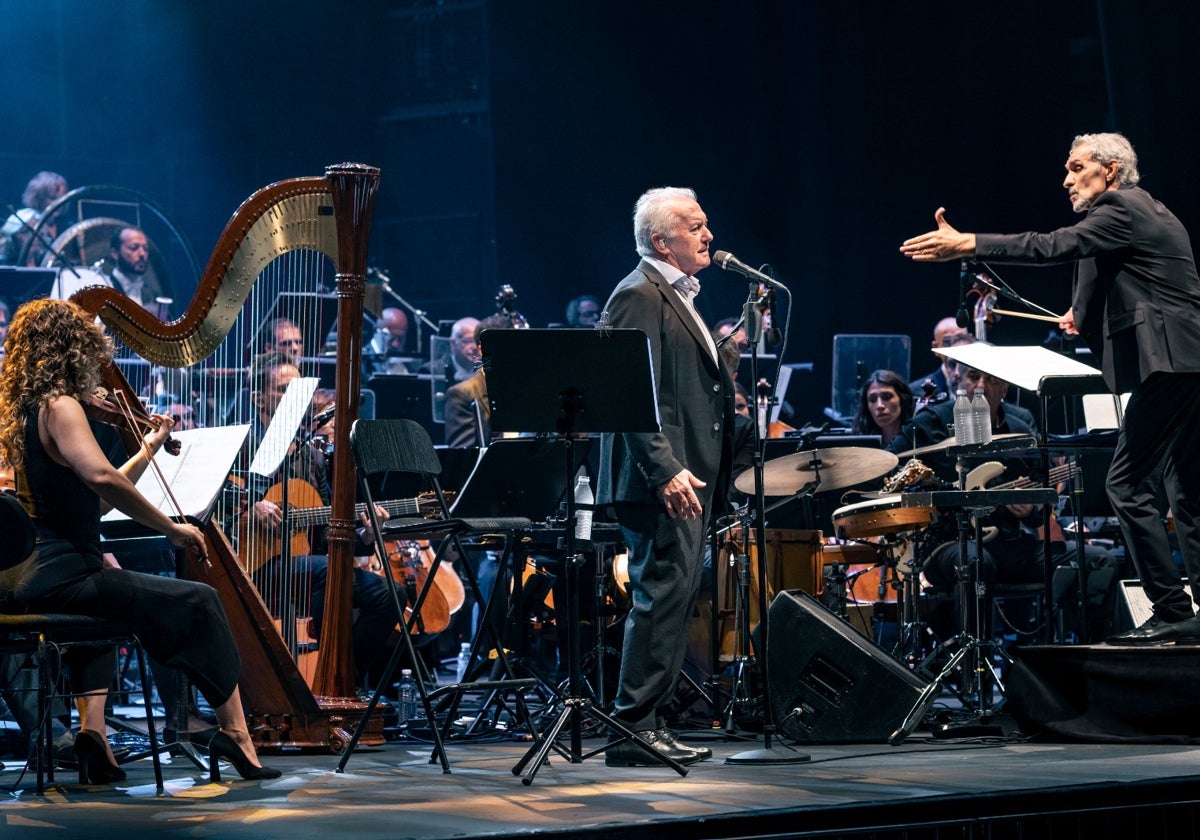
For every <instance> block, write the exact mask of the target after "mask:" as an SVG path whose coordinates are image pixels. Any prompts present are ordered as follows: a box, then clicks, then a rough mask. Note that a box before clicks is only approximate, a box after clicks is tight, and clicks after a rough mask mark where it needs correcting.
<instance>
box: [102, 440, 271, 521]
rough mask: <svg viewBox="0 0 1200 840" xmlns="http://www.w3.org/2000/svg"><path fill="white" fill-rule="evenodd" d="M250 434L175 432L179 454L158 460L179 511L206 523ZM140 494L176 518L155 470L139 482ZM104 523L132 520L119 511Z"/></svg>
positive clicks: (112, 511)
mask: <svg viewBox="0 0 1200 840" xmlns="http://www.w3.org/2000/svg"><path fill="white" fill-rule="evenodd" d="M249 433H250V426H249V425H242V426H216V427H213V428H208V429H187V430H185V431H182V432H173V433H172V434H171V436H172V437H173V438H175V439H176V440H178V441H179V447H180V450H179V454H178V455H168V454H167V453H165V452H160V453H159V454H158V455H156V456H155V457H154V462H155V463H156V464H158V468H159V470H161V471H162V474H163V477H164V478H165V479H166V483H167V487H169V488H170V490H171V492H172V493H173V494H174V495H175V500H176V501H178V502H179V507H180V508H181V509H182V510H183V512H184V514H185V515H187V516H193V517H195V518H196V519H199V520H201V521H204V520H205V519H207V518H208V515H209V513H210V512H211V511H212V507H213V505H214V504H215V503H216V501H217V495H218V494H219V493H220V492H221V488H222V487H224V486H225V478H226V477H227V476H228V475H229V470H230V469H231V468H232V467H233V460H234V459H235V458H236V457H237V454H238V452H239V451H241V448H242V446H243V445H244V444H245V442H246V435H248V434H249ZM137 489H138V491H139V492H140V493H141V494H142V495H143V496H145V497H146V498H147V499H149V500H150V502H151V504H153V505H154V506H155V507H156V508H158V509H159V510H161V511H162V512H163V513H165V514H166V515H167V516H175V515H176V510H175V506H174V505H173V504H171V500H170V499H169V498H168V497H167V494H166V492H165V491H164V490H163V488H162V485H161V484H160V483H159V480H158V475H157V473H156V472H155V470H154V467H153V466H151V467H148V468H147V469H146V471H145V472H144V473H142V477H141V478H140V479H138V482H137ZM101 519H102V521H104V522H120V521H128V519H129V517H128V516H126V515H125V514H124V513H122V512H121V511H119V510H110V511H109V512H108V513H106V514H104V516H103V517H102V518H101Z"/></svg>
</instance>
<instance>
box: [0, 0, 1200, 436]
mask: <svg viewBox="0 0 1200 840" xmlns="http://www.w3.org/2000/svg"><path fill="white" fill-rule="evenodd" d="M3 11H4V24H3V26H2V27H0V62H3V65H2V66H3V69H4V73H3V77H4V79H5V80H6V82H7V84H6V85H5V94H6V95H5V104H4V112H5V119H4V122H3V125H4V127H5V128H4V132H3V138H4V139H3V142H2V143H0V194H2V196H3V198H4V199H5V201H6V202H13V203H14V204H15V203H17V202H18V200H19V197H20V193H21V190H22V189H23V187H24V185H25V183H26V181H27V180H28V178H29V177H30V176H31V175H33V174H34V173H35V172H36V171H38V170H41V169H51V170H55V171H58V172H61V173H62V174H63V175H65V176H66V177H67V179H68V181H69V182H70V184H71V186H72V187H78V186H84V185H88V184H116V185H121V186H125V187H128V188H130V189H134V190H137V191H140V192H143V193H145V194H146V195H148V196H150V197H151V198H153V199H154V200H155V201H156V202H157V203H158V204H160V205H161V206H162V207H163V208H164V209H165V210H166V212H167V213H168V214H169V216H170V218H171V219H172V220H173V221H174V222H175V224H176V225H177V226H178V228H179V229H180V230H181V231H182V232H183V233H184V234H185V235H186V237H187V238H188V239H189V240H190V242H191V245H192V247H193V249H194V250H195V252H196V253H197V254H198V255H200V257H201V260H200V261H201V263H204V262H205V261H206V260H207V255H208V253H209V252H210V250H211V248H212V245H213V243H214V242H215V240H216V237H217V235H218V233H219V232H220V230H221V228H222V227H223V225H224V224H225V222H226V221H227V220H228V218H229V217H230V215H231V214H232V212H233V211H234V210H235V208H236V207H237V206H238V205H239V204H240V203H241V201H243V200H244V199H245V198H246V197H247V196H249V195H250V194H251V193H252V192H253V191H254V190H255V189H257V188H259V187H261V186H263V185H265V184H267V183H269V182H272V181H275V180H279V179H282V178H289V177H295V176H300V175H313V174H320V173H321V172H322V170H323V167H324V166H325V165H326V164H330V163H336V162H340V161H344V160H356V161H362V162H367V163H372V164H375V165H378V166H380V167H381V168H382V170H383V181H382V185H381V189H380V193H379V204H378V207H377V210H376V218H375V230H374V232H373V238H372V244H371V249H372V256H371V263H372V264H373V265H377V266H380V267H383V268H385V269H387V270H389V271H390V273H391V276H392V279H393V283H394V286H395V287H396V288H397V290H398V291H400V292H401V294H403V295H404V296H405V297H406V298H408V299H409V300H410V301H411V302H413V303H414V304H417V305H418V306H420V307H422V308H424V309H426V310H427V311H428V312H429V313H430V316H431V317H432V318H434V319H435V320H436V319H440V318H445V319H453V318H457V317H459V316H461V315H465V314H473V315H477V316H484V315H487V314H489V313H490V312H492V311H493V310H494V303H493V298H494V295H495V293H496V289H497V287H498V285H499V284H501V283H508V284H510V285H512V286H513V287H514V289H515V290H516V291H517V293H518V298H517V301H516V306H517V308H518V309H519V310H521V311H522V312H523V313H524V314H525V315H526V316H527V317H528V318H529V320H530V322H531V324H533V325H534V326H543V325H545V324H547V323H550V322H555V321H560V320H562V318H563V308H564V306H565V304H566V302H567V300H568V299H570V298H571V297H572V296H574V295H576V294H579V293H582V292H593V293H595V294H597V295H599V296H601V297H604V296H605V295H607V293H608V291H609V290H610V289H611V287H612V286H613V284H614V283H615V282H616V281H617V280H618V279H620V278H621V277H622V276H624V274H625V273H627V272H628V270H629V269H630V268H631V267H632V266H633V265H634V263H635V260H636V256H635V254H634V250H633V241H632V236H631V231H630V228H631V224H630V215H631V210H632V206H633V202H634V200H635V199H636V197H637V196H638V195H639V194H640V193H641V192H642V191H643V190H644V189H646V188H648V187H650V186H657V185H663V184H675V185H690V186H693V187H695V188H696V190H697V191H698V193H699V196H700V200H701V203H702V205H703V206H704V209H705V210H706V211H707V213H708V214H709V217H710V219H711V223H712V228H713V230H714V232H715V234H716V241H715V243H714V247H716V248H723V249H728V250H731V251H733V252H734V253H735V254H737V255H738V256H739V257H740V258H741V259H743V260H744V261H746V262H748V263H751V264H758V263H761V262H770V263H771V265H772V266H773V267H774V270H775V272H776V275H777V276H778V277H779V278H780V279H781V280H782V281H783V282H784V283H785V284H786V285H787V286H788V287H789V288H790V289H791V290H792V291H793V293H794V294H795V301H796V305H795V307H794V311H793V312H792V313H791V317H790V328H791V340H790V343H789V345H788V352H787V354H786V358H785V361H788V362H812V363H813V364H814V371H813V373H812V375H811V377H810V378H809V379H808V386H809V387H808V389H807V390H806V391H805V392H804V393H803V394H797V392H796V391H795V390H794V389H793V391H792V392H791V393H790V394H789V398H791V399H792V400H793V402H796V403H797V405H798V408H800V410H801V413H802V415H804V416H802V417H801V419H810V418H811V419H818V418H817V417H812V415H813V414H814V413H815V414H819V412H820V409H821V407H823V406H824V405H827V404H828V403H829V393H830V373H831V365H832V345H833V336H834V335H835V334H838V333H904V334H910V335H912V336H913V340H914V348H915V349H914V353H913V362H912V367H913V373H914V374H917V373H922V372H924V371H926V370H928V369H929V368H930V367H932V365H933V359H932V356H931V355H930V354H928V353H927V352H926V350H925V348H926V347H927V346H928V341H929V334H930V330H931V328H932V326H933V323H934V322H935V321H936V320H937V319H938V318H939V317H940V316H942V315H945V314H950V313H952V312H953V311H954V309H955V308H956V306H957V302H958V268H957V266H956V265H945V266H937V267H930V266H917V265H912V264H909V263H906V262H905V261H904V260H903V259H902V258H901V257H900V256H899V254H898V253H897V250H896V249H897V247H898V245H899V244H900V242H901V240H903V239H904V238H906V237H907V236H910V235H913V234H916V233H918V232H921V231H924V230H926V229H928V228H929V227H930V226H931V225H932V214H933V211H934V209H935V208H936V207H937V206H938V205H939V204H942V205H945V206H946V207H947V208H948V211H949V217H950V220H951V221H952V222H953V223H955V224H957V225H958V226H960V227H961V228H962V229H967V230H999V231H1009V230H1025V229H1050V228H1053V227H1058V226H1061V225H1064V224H1068V223H1070V222H1071V221H1072V219H1073V218H1074V216H1073V214H1072V213H1071V210H1070V207H1069V205H1068V203H1067V200H1066V196H1065V193H1064V191H1063V190H1062V188H1061V186H1060V184H1061V180H1062V175H1063V170H1062V163H1063V161H1064V160H1065V158H1066V153H1067V150H1068V147H1069V144H1070V141H1071V138H1072V137H1073V136H1074V135H1075V134H1076V133H1080V132H1087V131H1103V130H1112V129H1115V130H1121V131H1124V132H1126V133H1127V134H1128V135H1129V136H1130V138H1131V139H1132V140H1133V142H1134V144H1135V146H1136V147H1137V149H1138V152H1139V154H1140V157H1141V160H1142V172H1143V185H1144V186H1145V187H1147V188H1148V189H1149V190H1150V191H1151V192H1153V193H1154V194H1155V195H1156V196H1157V197H1158V198H1160V199H1162V200H1163V201H1165V202H1166V204H1167V205H1168V206H1170V207H1171V208H1172V209H1173V210H1174V211H1175V212H1176V214H1177V215H1179V216H1180V218H1181V219H1182V220H1183V222H1184V223H1185V224H1186V225H1187V226H1188V227H1189V228H1191V229H1195V228H1196V227H1197V225H1200V202H1198V200H1197V197H1196V196H1197V191H1196V185H1197V184H1198V183H1200V157H1198V156H1197V154H1196V152H1195V149H1194V148H1193V147H1194V137H1193V135H1192V130H1191V129H1190V128H1189V126H1193V125H1195V124H1197V116H1198V114H1197V105H1198V101H1200V98H1198V95H1197V92H1196V89H1195V84H1194V79H1195V71H1194V69H1193V68H1192V66H1191V64H1192V61H1193V59H1192V55H1191V54H1192V51H1193V50H1192V42H1193V41H1194V37H1195V35H1196V33H1197V31H1200V29H1198V24H1200V4H1196V3H1194V2H1185V0H1179V2H1145V1H1143V2H1139V3H1130V2H1122V1H1121V0H1055V2H1046V0H1040V2H1025V1H1024V0H1019V1H1018V2H1005V3H994V2H975V3H972V2H967V3H963V2H945V3H899V2H882V0H880V2H840V3H815V2H814V3H810V2H774V3H767V2H764V3H755V2H742V3H716V2H695V1H694V0H693V2H674V0H671V1H670V2H645V0H605V2H566V0H563V2H551V1H550V0H542V2H535V1H534V0H492V2H475V1H474V0H462V1H461V2H454V1H453V0H447V2H441V3H437V2H430V0H361V1H360V2H354V0H338V2H332V1H330V2H325V1H324V0H291V2H288V3H270V4H268V3H256V2H248V1H247V0H206V2H185V1H184V0H5V2H4V4H3ZM1002 275H1003V276H1004V277H1005V279H1007V280H1008V281H1009V282H1010V283H1012V284H1013V285H1014V286H1016V287H1017V288H1018V290H1020V291H1021V292H1022V293H1023V294H1025V295H1026V296H1027V297H1030V298H1032V299H1034V300H1035V301H1037V302H1038V303H1041V304H1043V305H1045V306H1048V307H1050V308H1052V309H1055V310H1062V309H1063V308H1065V306H1066V304H1067V302H1068V299H1069V285H1070V269H1069V268H1067V267H1057V268H1049V269H1042V270H1037V271H1035V270H1029V269H1015V268H1014V269H1008V270H1004V271H1002ZM702 279H703V280H704V282H705V294H704V305H705V308H706V309H707V314H708V316H709V318H710V319H712V320H716V319H718V318H721V317H726V316H733V315H736V314H737V313H738V311H739V309H740V305H741V301H742V299H743V298H744V296H745V286H744V284H743V283H742V282H741V281H740V279H739V278H738V277H737V276H736V275H732V274H725V273H723V272H721V271H719V270H717V269H715V268H711V269H709V270H708V271H706V272H705V273H704V275H702ZM176 282H177V284H178V285H179V286H180V288H179V289H178V290H177V297H179V298H180V299H187V298H189V297H190V293H189V291H188V289H186V288H183V287H184V286H185V285H187V284H188V283H189V282H190V281H187V280H186V279H184V278H176ZM1046 331H1047V325H1041V324H1037V323H1035V322H1031V321H1020V322H1018V321H1015V320H1014V319H1011V318H1010V319H1007V320H1005V321H1003V322H1002V323H1000V324H998V325H997V327H996V328H995V330H994V332H993V337H994V339H995V340H997V341H999V342H1001V343H1030V342H1037V341H1040V340H1041V339H1042V338H1043V337H1044V336H1045V334H1046Z"/></svg>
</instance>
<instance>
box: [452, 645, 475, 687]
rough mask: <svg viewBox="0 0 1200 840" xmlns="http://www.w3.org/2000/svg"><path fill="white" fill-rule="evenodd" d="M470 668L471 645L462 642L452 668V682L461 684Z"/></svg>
mask: <svg viewBox="0 0 1200 840" xmlns="http://www.w3.org/2000/svg"><path fill="white" fill-rule="evenodd" d="M470 667H471V643H470V642H463V643H462V645H460V646H459V648H458V662H457V664H456V665H455V666H454V681H455V682H458V683H460V682H462V681H463V680H465V679H466V678H467V671H468V670H469V669H470Z"/></svg>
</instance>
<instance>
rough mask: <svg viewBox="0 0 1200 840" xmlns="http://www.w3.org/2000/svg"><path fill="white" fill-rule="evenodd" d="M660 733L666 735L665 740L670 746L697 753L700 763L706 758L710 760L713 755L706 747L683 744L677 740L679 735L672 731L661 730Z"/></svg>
mask: <svg viewBox="0 0 1200 840" xmlns="http://www.w3.org/2000/svg"><path fill="white" fill-rule="evenodd" d="M660 731H661V732H663V733H664V734H665V735H666V738H667V740H668V741H670V743H671V746H673V747H679V748H680V749H684V750H691V751H692V752H695V753H698V754H699V755H700V760H701V761H704V760H705V759H707V758H712V754H713V753H712V750H711V749H709V748H708V747H705V746H698V747H697V746H692V745H691V744H685V743H683V741H680V740H679V733H678V732H676V731H675V730H673V729H662V730H660Z"/></svg>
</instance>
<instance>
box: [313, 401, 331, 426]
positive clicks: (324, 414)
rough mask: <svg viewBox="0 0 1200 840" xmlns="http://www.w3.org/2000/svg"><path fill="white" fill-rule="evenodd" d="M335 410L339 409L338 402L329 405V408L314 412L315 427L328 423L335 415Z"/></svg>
mask: <svg viewBox="0 0 1200 840" xmlns="http://www.w3.org/2000/svg"><path fill="white" fill-rule="evenodd" d="M335 411H337V403H334V404H333V405H331V406H329V408H327V409H325V410H324V411H319V412H317V413H316V414H314V415H313V419H312V425H313V428H314V429H315V428H318V427H320V426H324V425H325V424H326V423H328V422H329V418H331V417H333V413H334V412H335Z"/></svg>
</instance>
